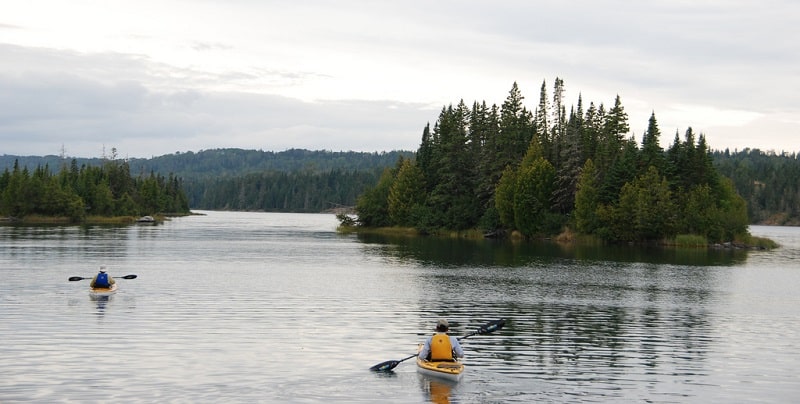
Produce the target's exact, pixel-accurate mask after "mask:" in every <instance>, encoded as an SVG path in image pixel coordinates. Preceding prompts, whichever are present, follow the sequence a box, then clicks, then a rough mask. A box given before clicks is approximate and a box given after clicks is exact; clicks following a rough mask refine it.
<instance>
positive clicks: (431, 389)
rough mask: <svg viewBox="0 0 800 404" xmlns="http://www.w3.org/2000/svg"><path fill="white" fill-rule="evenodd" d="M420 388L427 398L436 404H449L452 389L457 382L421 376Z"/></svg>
mask: <svg viewBox="0 0 800 404" xmlns="http://www.w3.org/2000/svg"><path fill="white" fill-rule="evenodd" d="M419 379H420V386H421V387H422V391H423V392H424V393H425V396H426V398H427V399H428V400H429V401H430V402H432V403H435V404H449V403H450V395H451V391H452V389H453V388H454V387H455V386H456V382H451V381H447V380H439V379H435V378H432V377H427V376H425V375H419Z"/></svg>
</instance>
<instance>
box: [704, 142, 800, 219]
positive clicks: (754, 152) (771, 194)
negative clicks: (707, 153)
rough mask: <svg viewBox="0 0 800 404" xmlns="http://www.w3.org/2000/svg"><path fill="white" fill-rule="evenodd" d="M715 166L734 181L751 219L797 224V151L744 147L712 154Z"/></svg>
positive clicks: (799, 178)
mask: <svg viewBox="0 0 800 404" xmlns="http://www.w3.org/2000/svg"><path fill="white" fill-rule="evenodd" d="M713 160H714V166H715V167H716V168H717V170H718V171H719V172H720V174H722V175H724V176H726V177H729V178H731V179H732V180H733V185H734V188H736V191H737V192H738V193H739V194H740V195H741V196H742V197H743V198H744V199H745V200H746V201H747V211H748V215H749V217H750V219H751V221H752V222H754V223H765V224H773V225H793V226H798V225H800V160H798V155H797V153H787V152H782V153H775V152H765V151H761V150H758V149H745V150H742V151H740V152H733V153H732V152H730V151H729V150H725V151H721V152H714V153H713Z"/></svg>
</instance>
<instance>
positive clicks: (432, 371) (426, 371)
mask: <svg viewBox="0 0 800 404" xmlns="http://www.w3.org/2000/svg"><path fill="white" fill-rule="evenodd" d="M420 349H422V344H419V347H418V348H417V352H419V351H420ZM417 372H419V373H421V374H423V375H426V376H432V377H439V378H442V379H445V380H451V381H458V380H460V379H461V375H462V374H463V373H464V363H463V362H460V361H426V360H424V359H421V358H420V357H419V356H417Z"/></svg>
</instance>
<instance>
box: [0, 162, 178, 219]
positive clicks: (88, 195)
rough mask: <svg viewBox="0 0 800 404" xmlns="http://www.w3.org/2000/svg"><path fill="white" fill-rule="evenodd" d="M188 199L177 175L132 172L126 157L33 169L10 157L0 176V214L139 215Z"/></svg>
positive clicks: (172, 210) (175, 208) (168, 208)
mask: <svg viewBox="0 0 800 404" xmlns="http://www.w3.org/2000/svg"><path fill="white" fill-rule="evenodd" d="M188 212H189V203H188V200H187V199H186V195H185V193H184V191H183V189H182V184H181V182H180V180H179V179H178V178H177V177H175V176H172V175H170V176H168V177H164V176H162V175H158V174H155V173H150V174H149V175H143V176H137V177H133V176H131V173H130V166H129V165H128V163H127V162H126V161H122V160H107V161H105V163H104V164H102V165H100V166H89V165H82V166H80V167H78V163H77V160H72V161H71V164H70V165H66V164H65V165H63V166H62V167H61V169H60V171H58V173H54V172H53V171H52V170H51V168H50V167H49V166H48V165H44V166H37V167H36V168H35V169H34V170H33V171H32V172H31V171H30V170H29V169H28V168H27V167H24V168H20V166H19V164H18V163H15V164H14V166H13V168H12V169H10V170H9V169H8V168H6V169H5V170H4V171H3V174H2V175H1V176H0V214H1V215H3V216H8V217H14V218H24V217H26V216H29V215H41V216H57V217H67V218H69V219H70V220H71V221H73V222H80V221H82V220H84V219H85V218H86V216H143V215H152V214H156V213H188Z"/></svg>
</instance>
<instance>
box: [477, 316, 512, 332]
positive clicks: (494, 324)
mask: <svg viewBox="0 0 800 404" xmlns="http://www.w3.org/2000/svg"><path fill="white" fill-rule="evenodd" d="M505 325H506V320H503V319H502V318H501V319H500V320H495V321H490V322H489V323H486V324H484V325H483V326H481V328H479V329H478V331H476V332H477V333H478V334H489V333H492V332H495V331H497V330H499V329H501V328H503V326H505Z"/></svg>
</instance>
